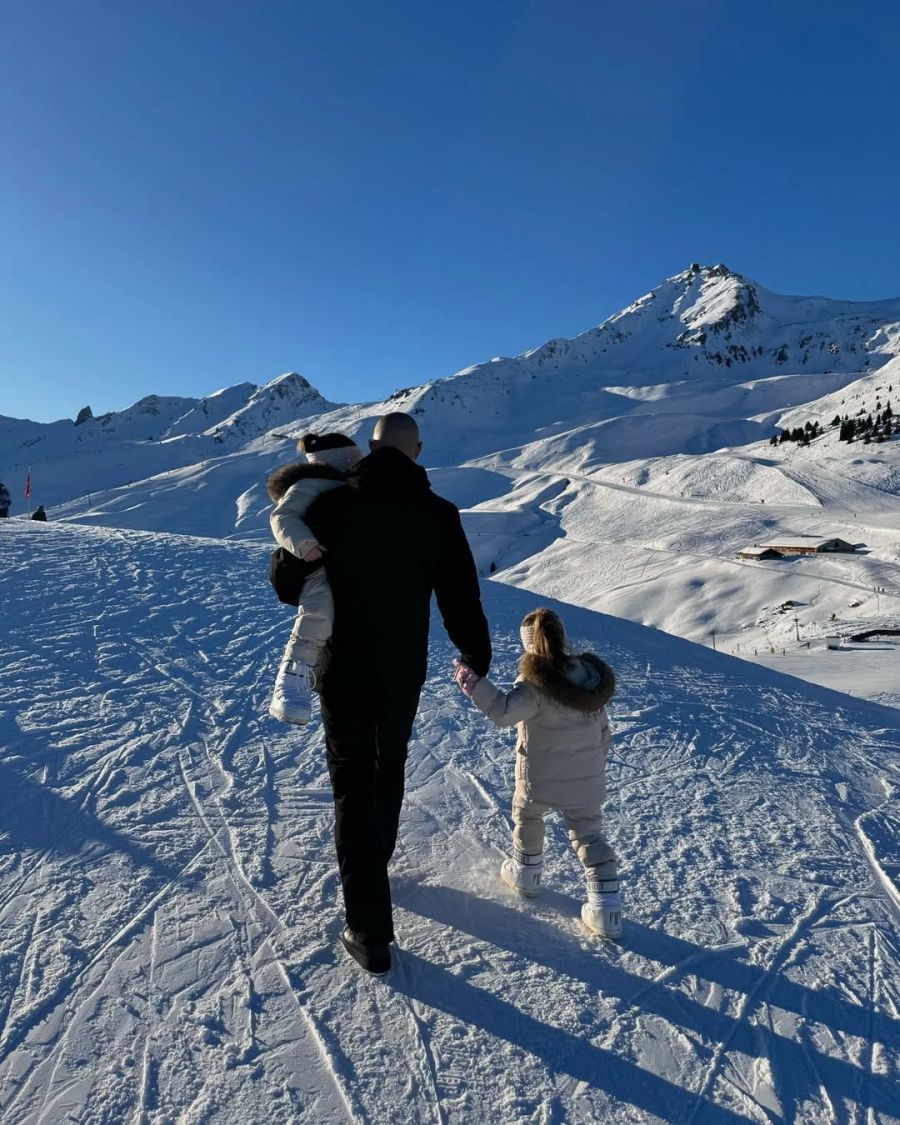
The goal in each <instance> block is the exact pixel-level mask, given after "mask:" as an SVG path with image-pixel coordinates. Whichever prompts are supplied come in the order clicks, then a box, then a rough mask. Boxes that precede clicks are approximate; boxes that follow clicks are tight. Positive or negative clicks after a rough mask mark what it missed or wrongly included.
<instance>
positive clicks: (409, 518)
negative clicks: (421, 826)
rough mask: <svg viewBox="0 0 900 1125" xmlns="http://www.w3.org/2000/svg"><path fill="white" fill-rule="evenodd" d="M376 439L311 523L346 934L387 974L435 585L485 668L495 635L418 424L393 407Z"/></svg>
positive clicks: (314, 510)
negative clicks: (324, 579) (393, 875)
mask: <svg viewBox="0 0 900 1125" xmlns="http://www.w3.org/2000/svg"><path fill="white" fill-rule="evenodd" d="M369 448H370V450H371V453H370V455H369V456H368V457H365V458H363V459H362V460H361V461H360V462H359V463H358V464H357V465H356V466H355V467H354V468H353V469H351V470H350V473H349V474H348V483H347V485H346V486H344V487H341V488H335V489H333V490H332V491H330V492H327V493H325V494H324V495H323V496H321V497H319V499H317V500H316V501H315V502H314V503H313V504H312V506H311V507H310V508H309V510H308V512H307V516H306V521H307V523H308V525H309V527H310V528H311V530H312V531H313V533H314V535H315V536H316V539H317V540H318V542H319V543H320V544H321V545H322V547H323V548H324V551H325V567H326V570H327V572H328V578H329V581H330V582H331V588H332V591H333V593H334V606H335V613H334V628H333V631H332V635H331V640H330V642H329V644H328V648H327V653H326V655H327V657H328V663H327V666H326V669H325V672H324V674H323V676H322V683H321V686H320V690H321V697H322V721H323V724H324V727H325V743H326V747H327V761H328V772H329V775H330V777H331V785H332V789H333V791H334V806H335V844H336V846H337V857H338V867H339V869H340V874H341V885H342V887H343V892H344V906H345V911H346V919H347V926H346V928H345V929H344V932H343V934H342V935H341V941H342V942H343V944H344V946H345V947H346V949H347V950H348V952H349V953H351V954H352V955H353V957H355V958H356V960H357V961H359V963H360V964H361V965H362V966H363V967H364V968H365V969H368V970H369V971H370V972H374V973H383V972H387V970H388V969H389V968H390V964H391V955H390V948H389V943H390V942H391V941H393V939H394V930H393V921H392V912H391V892H390V884H389V882H388V871H387V868H388V863H389V861H390V858H391V856H392V854H393V851H394V845H395V844H396V842H397V828H398V822H399V818H400V807H401V804H402V802H403V785H404V768H405V765H406V747H407V743H408V742H409V737H410V734H411V733H412V725H413V720H414V719H415V715H416V710H417V708H418V705H419V693H420V691H421V688H422V684H423V683H424V681H425V670H426V665H427V661H428V624H429V614H430V604H431V594H432V592H434V594H435V595H436V597H437V604H438V609H439V610H440V613H441V616H442V618H443V620H444V625H445V626H446V629H447V633H448V634H449V636H450V639H451V641H452V642H453V644H454V645H455V646H456V647H457V648H458V649H459V651H460V654H461V658H462V659H463V661H464V662H465V663H466V664H469V665H470V666H471V667H472V668H474V669H475V670H476V672H478V673H479V675H484V674H485V672H486V671H487V669H488V666H489V665H490V660H491V643H490V637H489V634H488V626H487V621H486V620H485V616H484V612H483V610H482V608H481V596H480V593H479V589H478V575H477V573H476V570H475V563H474V561H473V559H472V552H471V551H470V550H469V544H468V543H467V542H466V537H465V534H464V532H463V529H462V524H461V522H460V518H459V512H458V510H457V509H456V507H455V506H454V505H453V504H451V503H450V502H449V501H448V500H444V499H442V498H441V497H439V496H436V495H435V494H434V493H433V492H432V491H431V485H430V483H429V481H428V476H427V474H426V473H425V470H424V469H423V468H422V467H421V466H419V465H417V464H416V460H417V459H418V457H419V454H420V453H421V451H422V443H421V441H420V440H419V431H418V427H417V426H416V423H415V421H414V420H413V419H412V418H411V417H410V416H409V415H408V414H387V415H385V416H384V417H383V418H380V419H379V420H378V422H377V423H376V426H375V432H374V435H373V437H372V440H371V441H370V442H369Z"/></svg>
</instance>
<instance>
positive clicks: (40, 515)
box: [31, 504, 47, 523]
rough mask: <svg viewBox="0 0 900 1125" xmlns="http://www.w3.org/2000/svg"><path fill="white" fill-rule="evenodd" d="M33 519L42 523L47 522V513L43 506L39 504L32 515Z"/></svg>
mask: <svg viewBox="0 0 900 1125" xmlns="http://www.w3.org/2000/svg"><path fill="white" fill-rule="evenodd" d="M31 518H32V519H33V520H40V522H41V523H46V522H47V513H46V512H45V511H44V505H43V504H38V506H37V507H36V508H35V509H34V511H33V512H32V513H31Z"/></svg>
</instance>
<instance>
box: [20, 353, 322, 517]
mask: <svg viewBox="0 0 900 1125" xmlns="http://www.w3.org/2000/svg"><path fill="white" fill-rule="evenodd" d="M334 405H335V404H334V403H331V402H329V401H328V400H327V399H325V398H323V396H322V395H321V394H319V392H318V391H317V390H316V389H315V388H314V387H313V386H311V384H310V383H309V382H308V381H307V380H306V379H304V378H303V376H302V375H298V374H297V373H296V372H287V373H286V374H284V375H279V376H278V377H277V378H276V379H272V380H271V381H270V382H268V383H266V384H264V385H263V386H257V385H256V384H255V383H240V384H238V385H237V386H234V387H228V388H226V389H224V390H220V391H216V392H215V393H213V394H211V395H208V396H206V397H205V398H201V399H193V398H161V397H159V396H158V395H149V396H147V397H146V398H142V399H141V400H140V401H139V402H136V403H135V404H134V405H133V406H130V407H128V408H127V409H125V410H120V411H117V412H113V413H109V414H101V415H99V416H96V417H95V416H94V415H93V414H92V412H91V411H90V408H89V407H88V408H85V410H83V411H81V412H80V414H79V419H78V420H76V421H75V422H71V421H60V422H52V423H49V424H41V423H38V422H30V421H23V420H19V419H15V418H3V417H0V480H3V481H6V482H7V484H8V485H9V486H10V488H11V490H13V491H14V493H15V494H16V496H17V497H18V496H20V495H21V491H20V489H19V487H16V486H18V485H19V484H20V482H24V479H25V474H26V472H27V470H28V468H29V467H30V469H31V477H32V486H33V489H34V496H35V500H36V502H37V503H44V504H45V505H58V504H60V503H63V502H65V501H70V500H74V499H76V498H78V497H84V496H88V495H92V494H93V493H95V492H105V491H108V490H109V489H115V488H121V487H127V486H128V485H131V484H133V483H135V482H139V481H142V480H146V479H148V478H150V477H152V476H156V475H157V474H159V473H166V472H170V471H174V470H180V469H183V468H185V467H186V466H189V465H202V464H203V463H204V462H206V461H207V460H208V459H209V458H211V457H219V456H221V455H222V454H223V452H225V451H227V450H231V449H235V448H239V447H242V446H244V445H246V444H248V443H251V442H253V441H255V440H256V439H259V438H264V437H265V435H266V434H267V433H268V432H269V431H270V430H272V429H273V428H274V427H275V426H278V425H289V424H290V425H295V424H297V423H298V421H299V420H300V419H302V418H304V417H306V416H309V415H314V414H320V413H321V412H322V411H323V410H332V409H334ZM145 514H147V513H145Z"/></svg>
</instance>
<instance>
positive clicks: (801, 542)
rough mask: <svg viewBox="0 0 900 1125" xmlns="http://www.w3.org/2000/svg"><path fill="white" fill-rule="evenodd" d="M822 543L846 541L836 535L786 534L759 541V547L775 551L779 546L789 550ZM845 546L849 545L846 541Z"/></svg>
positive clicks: (818, 545) (807, 547)
mask: <svg viewBox="0 0 900 1125" xmlns="http://www.w3.org/2000/svg"><path fill="white" fill-rule="evenodd" d="M823 543H847V540H846V539H840V538H839V537H838V536H837V535H821V536H817V535H798V536H791V535H786V536H785V537H784V538H783V539H770V540H769V542H768V543H760V544H759V546H760V547H769V548H771V549H772V550H775V551H777V550H778V548H779V547H786V548H788V549H790V550H797V549H798V548H801V547H802V548H806V549H807V550H809V549H810V548H815V547H821V546H822V544H823ZM847 546H848V547H849V546H851V544H850V543H847Z"/></svg>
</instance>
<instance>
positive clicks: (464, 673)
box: [453, 660, 481, 699]
mask: <svg viewBox="0 0 900 1125" xmlns="http://www.w3.org/2000/svg"><path fill="white" fill-rule="evenodd" d="M453 663H454V664H455V665H456V675H455V677H454V679H455V680H456V682H457V683H458V684H459V686H460V687H461V688H462V690H463V692H464V693H465V694H466V695H467V696H468V697H469V699H471V698H472V692H474V690H475V687H476V685H477V684H478V681H479V680H480V679H481V676H479V675H477V674H476V673H475V672H473V671H472V669H471V668H470V667H469V665H468V664H463V662H462V661H461V660H454V661H453Z"/></svg>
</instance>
